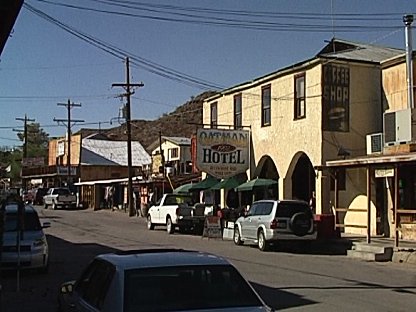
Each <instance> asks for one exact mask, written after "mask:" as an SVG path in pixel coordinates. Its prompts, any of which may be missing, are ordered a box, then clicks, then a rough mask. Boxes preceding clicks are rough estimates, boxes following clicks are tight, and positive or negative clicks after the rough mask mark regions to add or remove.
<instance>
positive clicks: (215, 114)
mask: <svg viewBox="0 0 416 312" xmlns="http://www.w3.org/2000/svg"><path fill="white" fill-rule="evenodd" d="M217 125H218V103H217V102H215V103H212V104H211V128H217Z"/></svg>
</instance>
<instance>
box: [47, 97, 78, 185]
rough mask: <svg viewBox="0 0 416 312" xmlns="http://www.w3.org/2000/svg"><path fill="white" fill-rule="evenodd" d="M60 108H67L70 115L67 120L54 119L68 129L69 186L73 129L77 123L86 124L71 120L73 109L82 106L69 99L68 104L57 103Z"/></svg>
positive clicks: (67, 160)
mask: <svg viewBox="0 0 416 312" xmlns="http://www.w3.org/2000/svg"><path fill="white" fill-rule="evenodd" d="M57 105H58V106H65V107H66V108H67V113H68V117H67V119H57V118H54V119H53V121H56V122H57V123H58V124H59V123H62V124H63V125H65V126H66V127H67V137H68V139H67V145H68V149H67V155H66V157H67V158H66V166H67V170H68V172H67V174H68V178H67V183H68V185H69V182H70V180H71V128H72V126H73V125H74V124H75V123H77V122H84V120H78V119H76V120H74V119H71V108H72V107H80V106H81V104H80V103H71V101H70V100H69V99H68V103H57ZM71 123H74V124H71Z"/></svg>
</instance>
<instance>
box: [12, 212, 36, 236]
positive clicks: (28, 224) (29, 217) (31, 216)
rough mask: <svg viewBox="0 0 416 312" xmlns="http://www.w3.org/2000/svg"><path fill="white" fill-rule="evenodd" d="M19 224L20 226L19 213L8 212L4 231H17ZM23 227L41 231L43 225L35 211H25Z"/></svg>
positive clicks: (28, 229) (26, 229)
mask: <svg viewBox="0 0 416 312" xmlns="http://www.w3.org/2000/svg"><path fill="white" fill-rule="evenodd" d="M17 226H18V217H17V213H6V219H5V224H4V231H5V232H14V231H17ZM22 227H23V229H24V230H25V231H39V230H41V229H42V226H41V224H40V221H39V217H38V215H37V214H36V213H35V212H26V213H25V217H24V222H23V225H22Z"/></svg>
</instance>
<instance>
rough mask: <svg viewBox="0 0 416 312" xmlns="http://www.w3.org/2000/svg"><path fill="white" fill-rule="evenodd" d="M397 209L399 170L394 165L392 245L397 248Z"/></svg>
mask: <svg viewBox="0 0 416 312" xmlns="http://www.w3.org/2000/svg"><path fill="white" fill-rule="evenodd" d="M398 207H399V168H398V165H397V164H396V165H395V166H394V203H393V214H394V245H395V247H399V228H398V222H399V220H398V219H397V209H398Z"/></svg>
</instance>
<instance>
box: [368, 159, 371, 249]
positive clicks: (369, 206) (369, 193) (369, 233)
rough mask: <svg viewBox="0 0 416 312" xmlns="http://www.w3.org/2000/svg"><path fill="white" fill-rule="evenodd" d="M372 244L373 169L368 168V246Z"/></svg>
mask: <svg viewBox="0 0 416 312" xmlns="http://www.w3.org/2000/svg"><path fill="white" fill-rule="evenodd" d="M370 243H371V167H370V166H368V167H367V244H370Z"/></svg>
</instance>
